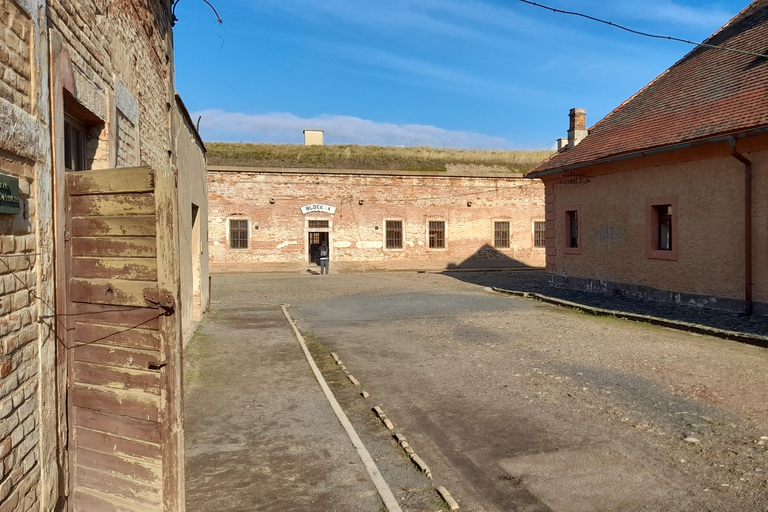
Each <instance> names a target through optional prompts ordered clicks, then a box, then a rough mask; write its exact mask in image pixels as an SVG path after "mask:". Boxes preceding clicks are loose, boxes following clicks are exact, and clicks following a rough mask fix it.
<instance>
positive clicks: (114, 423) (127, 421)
mask: <svg viewBox="0 0 768 512" xmlns="http://www.w3.org/2000/svg"><path fill="white" fill-rule="evenodd" d="M72 416H73V420H74V422H73V424H74V425H77V426H78V427H83V428H88V429H91V430H96V431H99V432H105V433H107V434H113V435H116V436H120V437H126V438H130V439H135V440H139V441H143V442H147V443H154V444H160V442H161V440H162V432H161V425H160V424H159V423H157V422H154V421H147V420H143V419H139V418H128V417H126V416H120V415H116V414H110V413H107V412H103V411H94V410H92V409H81V408H80V407H73V408H72Z"/></svg>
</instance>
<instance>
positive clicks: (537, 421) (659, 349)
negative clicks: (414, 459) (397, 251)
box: [212, 273, 768, 512]
mask: <svg viewBox="0 0 768 512" xmlns="http://www.w3.org/2000/svg"><path fill="white" fill-rule="evenodd" d="M498 274H499V276H500V277H501V275H502V273H498ZM518 275H520V278H521V279H525V276H524V275H523V273H520V274H518ZM488 279H489V274H485V275H483V276H482V279H479V278H478V279H475V277H473V275H472V274H471V273H454V274H430V273H377V274H349V275H331V276H316V275H300V274H261V275H229V276H215V277H214V280H213V284H214V288H213V304H212V305H213V307H214V308H217V307H221V306H219V305H220V304H222V303H223V302H224V303H226V302H227V301H229V302H232V301H235V302H240V303H254V304H255V303H260V304H290V308H289V311H290V314H291V315H292V316H293V318H294V319H295V320H296V321H297V323H298V325H299V328H300V329H301V330H302V333H303V334H304V335H305V336H306V337H307V338H308V339H311V340H313V341H315V342H317V344H318V345H317V347H316V349H315V354H316V356H317V357H318V358H320V359H323V358H328V357H330V356H328V352H329V351H332V352H335V353H336V354H338V356H339V357H340V358H341V359H342V360H343V361H344V364H345V365H346V367H347V369H348V371H349V372H350V373H351V374H353V375H354V376H355V377H356V378H357V379H358V380H359V381H360V383H361V387H360V388H357V387H355V386H353V385H352V384H351V383H350V382H349V381H348V380H345V379H342V378H338V372H339V371H340V370H338V369H337V368H334V366H335V365H332V364H327V363H328V361H327V360H326V361H318V364H320V365H321V367H322V368H324V372H325V373H326V378H327V379H328V380H329V382H330V383H331V387H332V389H333V390H334V393H335V394H337V396H338V398H339V401H340V402H341V404H342V406H343V407H344V408H345V409H346V410H347V412H348V415H349V416H350V419H351V420H352V421H353V423H355V421H357V422H367V421H369V420H370V418H371V417H372V415H373V413H372V412H370V408H372V407H373V406H374V405H380V406H381V408H382V409H383V410H384V411H385V412H386V414H387V416H388V417H389V418H390V419H391V420H392V422H393V423H394V424H395V430H396V431H397V432H401V433H403V434H404V435H405V436H406V437H407V438H408V440H409V442H410V444H411V445H412V446H413V448H414V449H415V450H416V451H417V452H418V454H419V455H420V456H421V457H422V459H424V461H425V462H426V464H427V465H429V467H430V468H431V471H432V474H433V476H434V480H433V482H434V485H443V486H445V487H446V488H447V489H448V490H449V491H450V493H451V494H452V495H453V496H454V497H455V498H456V500H457V501H458V502H459V504H460V505H461V507H462V510H471V511H507V510H521V511H534V510H535V511H539V510H555V511H568V512H570V511H573V512H576V511H598V510H600V511H608V510H622V511H629V510H633V511H634V510H668V511H673V510H674V511H683V510H685V511H694V510H695V511H704V510H711V511H724V510H733V511H752V510H754V511H758V510H760V511H764V510H766V509H767V508H768V453H766V443H768V437H766V436H768V405H767V402H766V398H765V396H766V389H768V374H767V373H766V371H765V368H766V363H768V351H766V350H765V349H760V348H755V347H752V346H748V345H743V344H739V343H736V342H730V341H724V340H720V339H716V338H710V337H706V336H701V335H694V334H689V333H685V332H679V331H674V330H670V329H666V328H660V327H654V326H649V325H644V324H637V323H632V322H628V321H623V320H615V319H607V318H596V317H592V316H588V315H584V314H581V313H578V312H574V311H570V310H564V309H561V308H557V307H554V306H550V305H547V304H543V303H539V302H535V301H531V300H527V299H522V298H515V297H508V296H502V295H499V294H495V293H491V292H488V291H486V290H485V289H484V287H483V286H482V285H480V284H477V283H478V282H481V281H482V282H483V283H487V281H488ZM504 279H505V280H506V282H510V280H512V281H514V279H515V276H514V275H504ZM240 357H242V355H241V356H240ZM362 389H364V390H365V391H367V392H368V393H370V395H371V398H369V399H368V400H364V399H363V398H361V397H360V396H359V392H360V391H361V390H362ZM371 421H373V420H371ZM253 428H258V426H257V425H254V427H253ZM380 429H381V431H382V433H383V435H388V434H387V432H386V429H385V428H384V427H383V426H380ZM317 435H318V436H322V435H323V434H322V432H317ZM371 435H372V434H370V433H361V437H362V438H363V441H364V442H367V441H366V436H368V437H370V436H371ZM371 441H372V442H373V441H375V440H371ZM391 449H392V450H393V453H394V451H395V450H397V446H396V445H395V444H394V442H393V443H392V447H391ZM385 477H386V475H385ZM405 509H408V508H407V507H404V510H405ZM410 510H426V509H420V508H418V507H417V508H412V509H410Z"/></svg>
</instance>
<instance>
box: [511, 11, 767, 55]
mask: <svg viewBox="0 0 768 512" xmlns="http://www.w3.org/2000/svg"><path fill="white" fill-rule="evenodd" d="M519 1H520V2H523V3H524V4H528V5H533V6H535V7H541V8H542V9H547V10H549V11H552V12H555V13H558V14H568V15H571V16H578V17H581V18H586V19H588V20H590V21H595V22H597V23H603V24H605V25H610V26H612V27H616V28H618V29H621V30H626V31H627V32H630V33H632V34H637V35H639V36H644V37H651V38H654V39H666V40H669V41H677V42H680V43H686V44H692V45H694V46H697V47H702V48H709V49H712V50H723V51H726V52H734V53H741V54H743V55H751V56H753V57H760V58H762V59H768V55H766V54H764V53H757V52H750V51H748V50H740V49H738V48H729V47H727V46H719V45H715V44H708V43H697V42H695V41H689V40H688V39H681V38H679V37H673V36H662V35H658V34H651V33H648V32H643V31H640V30H635V29H632V28H629V27H625V26H623V25H619V24H618V23H614V22H612V21H607V20H602V19H600V18H596V17H594V16H590V15H588V14H583V13H580V12H574V11H565V10H563V9H556V8H555V7H549V6H548V5H543V4H539V3H536V2H531V1H530V0H519Z"/></svg>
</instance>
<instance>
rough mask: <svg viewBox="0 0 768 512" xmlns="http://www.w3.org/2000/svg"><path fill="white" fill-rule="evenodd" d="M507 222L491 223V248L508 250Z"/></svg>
mask: <svg viewBox="0 0 768 512" xmlns="http://www.w3.org/2000/svg"><path fill="white" fill-rule="evenodd" d="M509 239H510V237H509V222H508V221H500V222H494V223H493V246H494V247H497V248H499V249H508V248H509Z"/></svg>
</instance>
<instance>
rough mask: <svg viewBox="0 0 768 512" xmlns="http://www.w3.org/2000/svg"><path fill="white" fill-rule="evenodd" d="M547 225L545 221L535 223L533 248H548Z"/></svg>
mask: <svg viewBox="0 0 768 512" xmlns="http://www.w3.org/2000/svg"><path fill="white" fill-rule="evenodd" d="M546 226H547V223H546V222H544V221H539V220H536V221H533V246H534V247H546V246H547V238H546V236H547V235H546V234H547V228H546Z"/></svg>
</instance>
